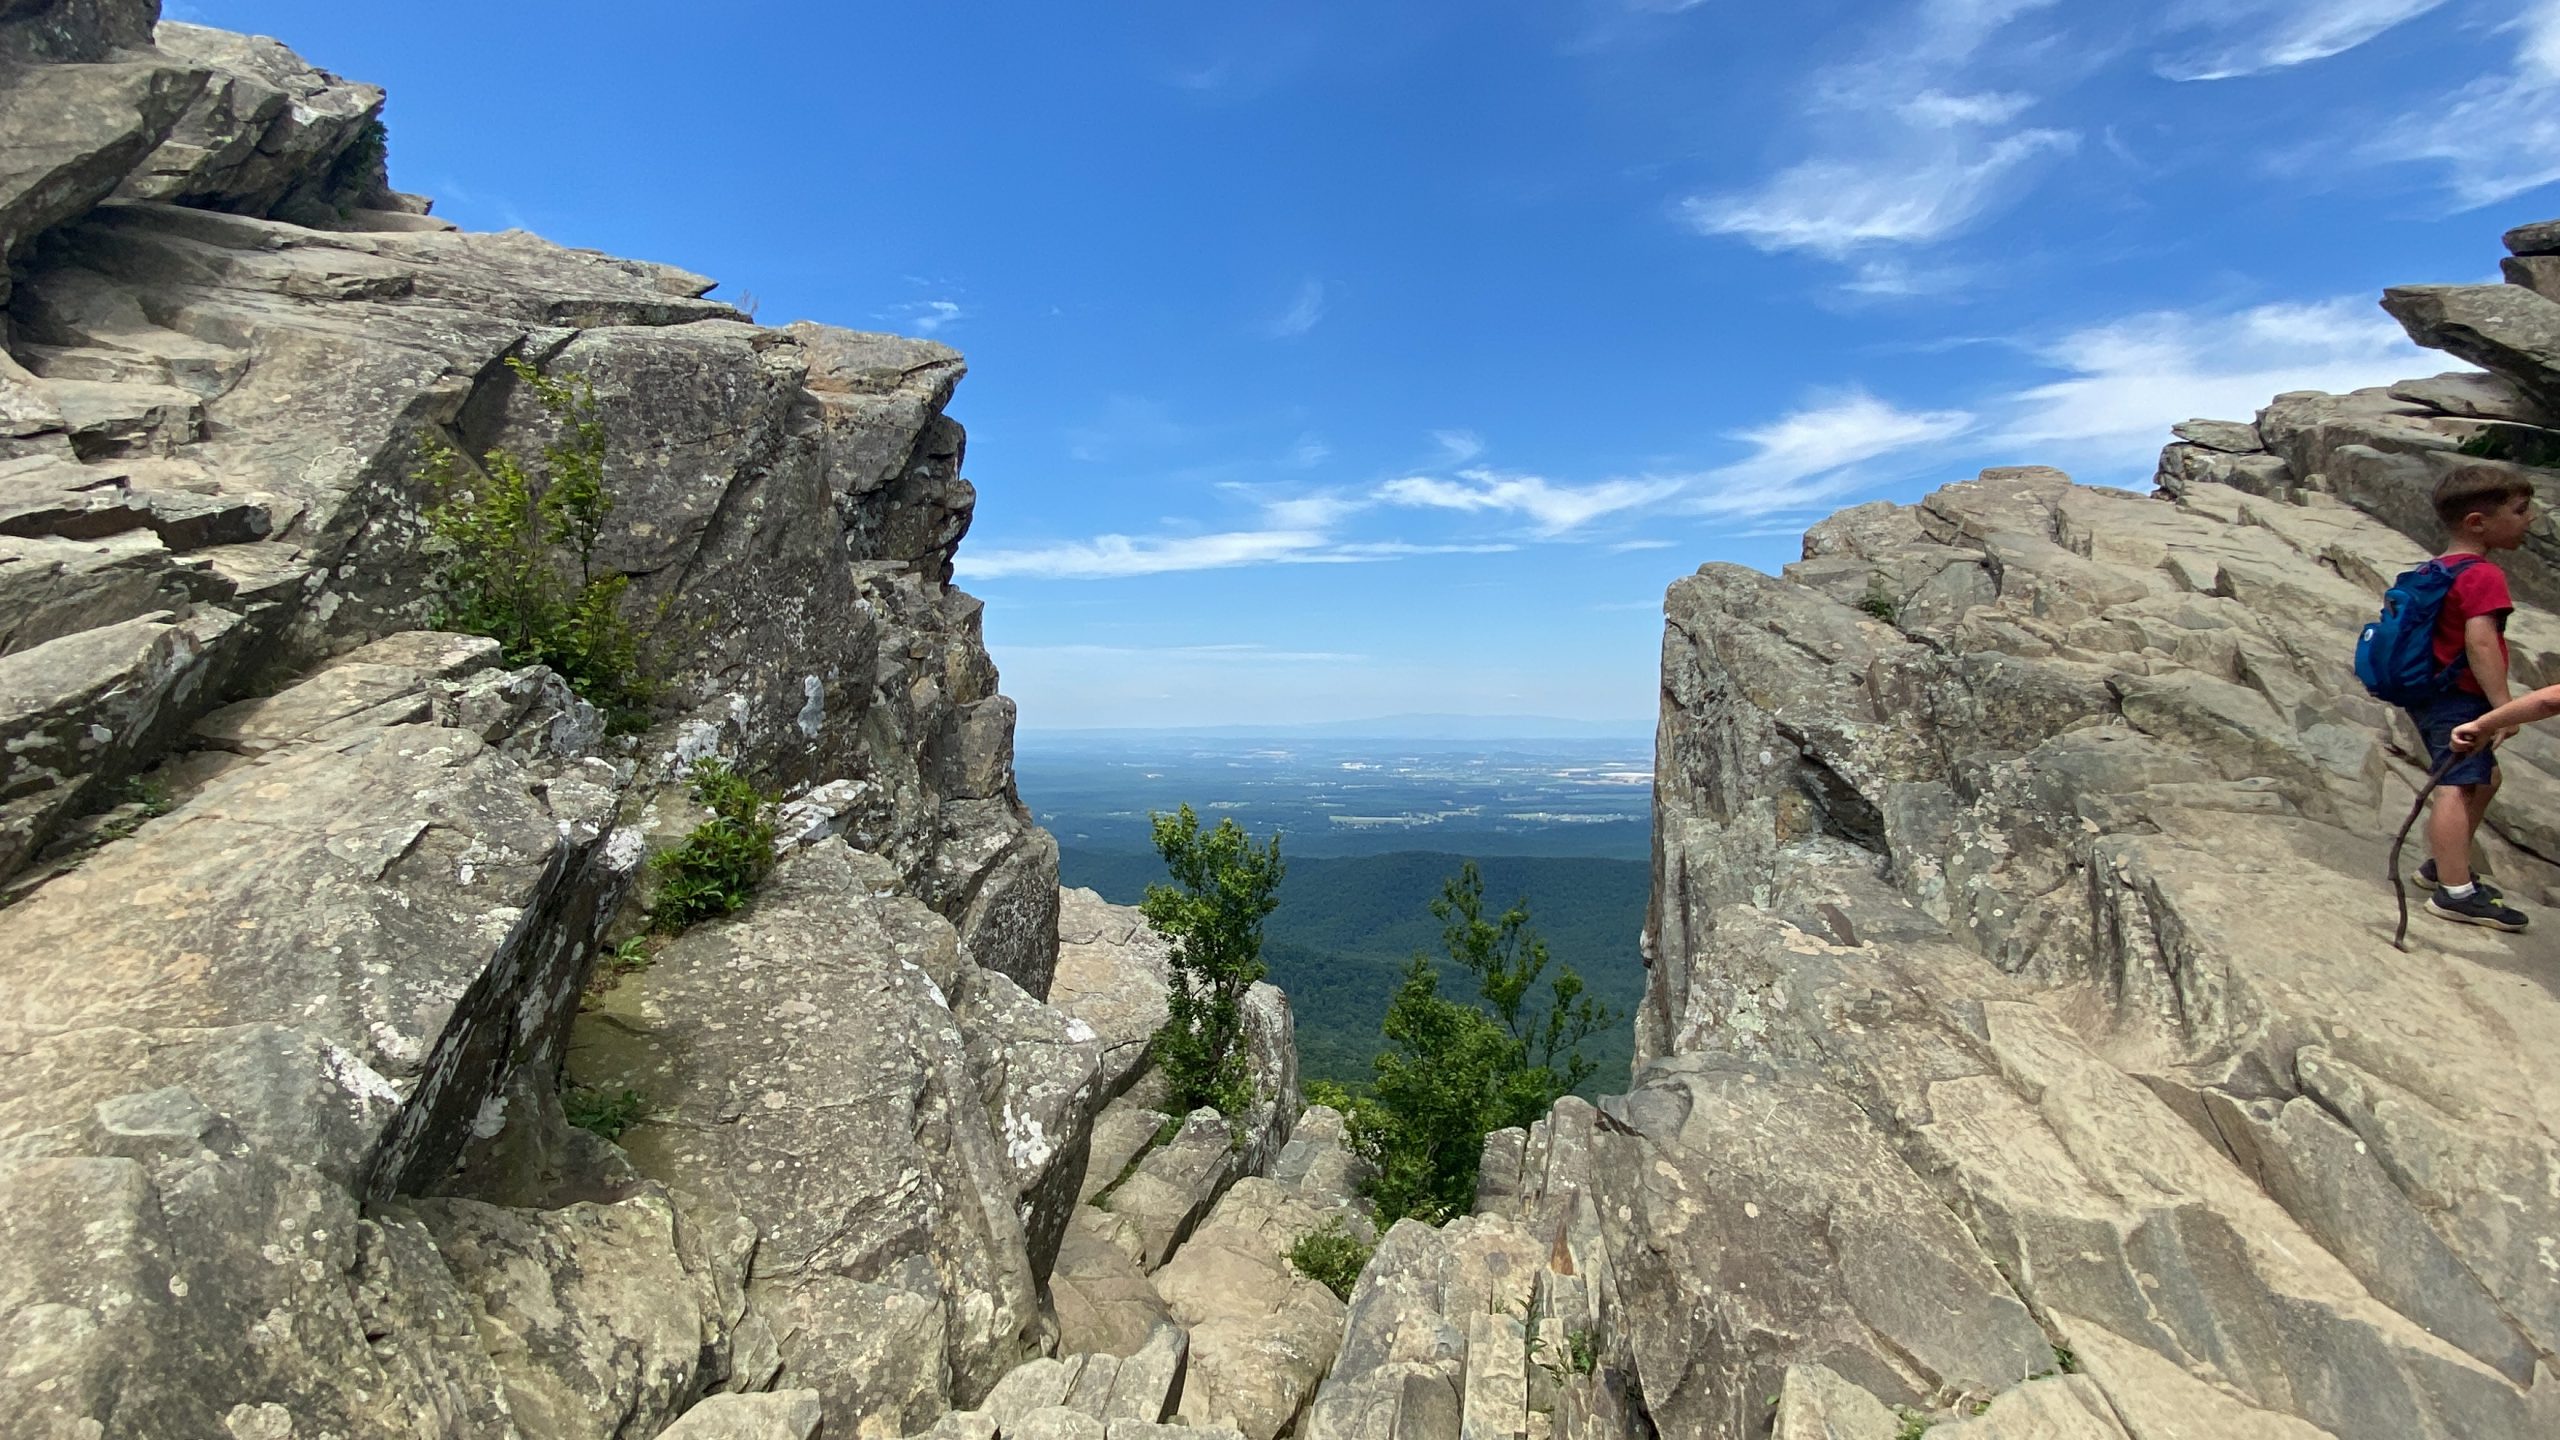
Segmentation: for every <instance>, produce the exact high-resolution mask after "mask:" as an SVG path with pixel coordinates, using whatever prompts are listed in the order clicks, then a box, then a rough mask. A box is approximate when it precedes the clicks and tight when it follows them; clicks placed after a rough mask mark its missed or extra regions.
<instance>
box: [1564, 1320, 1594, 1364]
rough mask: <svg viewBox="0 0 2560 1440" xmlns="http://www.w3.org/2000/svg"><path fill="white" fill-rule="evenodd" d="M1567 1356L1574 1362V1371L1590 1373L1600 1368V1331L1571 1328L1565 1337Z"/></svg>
mask: <svg viewBox="0 0 2560 1440" xmlns="http://www.w3.org/2000/svg"><path fill="white" fill-rule="evenodd" d="M1564 1344H1565V1350H1566V1352H1567V1354H1566V1356H1565V1358H1566V1359H1567V1360H1569V1361H1570V1362H1572V1365H1573V1373H1574V1374H1576V1375H1588V1374H1590V1373H1591V1372H1592V1371H1594V1370H1597V1369H1599V1368H1600V1332H1599V1331H1597V1330H1571V1331H1567V1332H1566V1333H1565V1337H1564Z"/></svg>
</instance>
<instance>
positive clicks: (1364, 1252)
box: [1289, 1215, 1377, 1300]
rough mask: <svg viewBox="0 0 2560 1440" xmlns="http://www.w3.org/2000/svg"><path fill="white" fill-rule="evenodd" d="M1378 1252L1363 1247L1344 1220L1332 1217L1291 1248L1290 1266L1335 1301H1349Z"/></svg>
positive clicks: (1301, 1237)
mask: <svg viewBox="0 0 2560 1440" xmlns="http://www.w3.org/2000/svg"><path fill="white" fill-rule="evenodd" d="M1376 1249H1377V1247H1376V1246H1373V1245H1363V1244H1361V1243H1360V1238H1359V1237H1358V1236H1356V1235H1354V1234H1352V1233H1351V1232H1350V1231H1349V1230H1347V1229H1345V1228H1344V1227H1343V1224H1342V1217H1341V1216H1339V1215H1329V1216H1327V1217H1325V1222H1324V1223H1323V1224H1321V1225H1319V1226H1317V1227H1316V1228H1314V1229H1313V1230H1310V1231H1308V1232H1307V1233H1306V1234H1304V1235H1301V1236H1299V1237H1298V1240H1297V1243H1296V1244H1294V1245H1291V1246H1290V1247H1289V1266H1290V1268H1291V1269H1294V1270H1296V1271H1297V1272H1298V1273H1299V1274H1301V1275H1304V1276H1306V1277H1307V1278H1308V1279H1310V1280H1313V1281H1314V1282H1316V1283H1317V1284H1319V1285H1322V1286H1323V1287H1324V1288H1326V1289H1327V1290H1330V1291H1332V1292H1333V1293H1334V1295H1335V1296H1336V1297H1338V1298H1340V1299H1343V1300H1349V1299H1350V1298H1351V1287H1352V1286H1353V1285H1356V1284H1358V1283H1359V1281H1360V1271H1361V1269H1362V1267H1364V1266H1366V1265H1367V1264H1368V1263H1369V1256H1370V1255H1371V1254H1373V1253H1375V1251H1376Z"/></svg>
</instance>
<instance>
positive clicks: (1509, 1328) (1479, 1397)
mask: <svg viewBox="0 0 2560 1440" xmlns="http://www.w3.org/2000/svg"><path fill="white" fill-rule="evenodd" d="M1528 1345H1529V1337H1528V1336H1527V1334H1526V1333H1524V1332H1523V1331H1522V1329H1521V1328H1520V1322H1519V1321H1518V1320H1515V1319H1513V1318H1512V1317H1511V1316H1508V1315H1475V1316H1471V1317H1469V1318H1468V1321H1467V1372H1466V1388H1465V1397H1464V1400H1463V1402H1462V1404H1461V1408H1460V1411H1459V1419H1458V1434H1459V1436H1460V1437H1461V1440H1525V1437H1526V1436H1527V1435H1528V1433H1529V1400H1528V1396H1529V1389H1528V1376H1527V1352H1528Z"/></svg>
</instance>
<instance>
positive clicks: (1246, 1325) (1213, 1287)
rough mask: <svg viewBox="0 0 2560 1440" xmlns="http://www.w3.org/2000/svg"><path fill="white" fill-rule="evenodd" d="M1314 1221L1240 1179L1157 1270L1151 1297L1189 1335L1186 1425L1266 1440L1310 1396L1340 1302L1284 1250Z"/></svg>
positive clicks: (1276, 1192) (1255, 1182) (1297, 1202)
mask: <svg viewBox="0 0 2560 1440" xmlns="http://www.w3.org/2000/svg"><path fill="white" fill-rule="evenodd" d="M1322 1223H1323V1212H1322V1211H1321V1210H1319V1209H1318V1208H1317V1207H1316V1206H1314V1205H1312V1204H1309V1203H1308V1202H1307V1201H1306V1200H1305V1199H1304V1198H1302V1197H1300V1196H1299V1195H1297V1194H1296V1193H1295V1192H1293V1191H1291V1190H1290V1189H1289V1188H1288V1187H1286V1186H1283V1185H1280V1184H1278V1183H1276V1182H1274V1181H1270V1180H1265V1179H1262V1178H1260V1177H1258V1176H1248V1177H1246V1178H1245V1179H1242V1180H1239V1181H1237V1182H1236V1184H1235V1186H1234V1188H1232V1189H1230V1190H1229V1191H1227V1193H1226V1195H1225V1196H1224V1197H1223V1198H1221V1199H1220V1200H1219V1201H1218V1204H1217V1208H1216V1209H1215V1210H1213V1211H1211V1212H1210V1214H1209V1217H1208V1219H1207V1220H1206V1221H1204V1222H1203V1223H1202V1224H1201V1226H1200V1228H1199V1229H1198V1230H1197V1231H1196V1232H1194V1233H1193V1234H1192V1235H1191V1237H1190V1238H1189V1239H1188V1240H1186V1241H1184V1242H1183V1244H1182V1247H1181V1248H1180V1249H1179V1250H1177V1251H1175V1252H1174V1255H1173V1258H1172V1259H1171V1260H1169V1261H1167V1262H1166V1264H1165V1265H1164V1268H1162V1269H1160V1270H1158V1271H1157V1272H1156V1274H1155V1285H1156V1289H1157V1290H1158V1292H1160V1293H1161V1294H1162V1295H1163V1296H1164V1299H1165V1304H1166V1305H1167V1306H1169V1307H1170V1308H1171V1309H1172V1312H1173V1316H1174V1318H1175V1319H1177V1320H1179V1321H1181V1322H1182V1324H1183V1325H1184V1326H1185V1327H1186V1328H1187V1329H1188V1330H1189V1331H1190V1334H1191V1356H1190V1371H1189V1374H1188V1376H1187V1377H1186V1378H1185V1380H1184V1381H1183V1389H1182V1414H1183V1417H1184V1418H1185V1419H1186V1420H1187V1421H1190V1422H1192V1423H1195V1424H1197V1423H1217V1424H1226V1425H1234V1426H1235V1427H1237V1428H1238V1429H1240V1430H1242V1431H1244V1433H1245V1435H1246V1436H1247V1437H1248V1440H1273V1437H1274V1436H1277V1435H1280V1434H1282V1433H1284V1432H1287V1431H1288V1430H1289V1429H1290V1427H1291V1425H1292V1424H1293V1422H1295V1421H1296V1419H1297V1417H1298V1413H1299V1412H1300V1411H1301V1410H1303V1409H1305V1407H1306V1404H1307V1402H1308V1401H1309V1400H1310V1399H1311V1398H1313V1397H1314V1395H1315V1391H1316V1385H1317V1382H1319V1381H1321V1380H1322V1379H1323V1378H1324V1374H1325V1371H1326V1369H1327V1368H1328V1367H1329V1366H1330V1365H1331V1364H1332V1363H1333V1356H1334V1351H1335V1348H1336V1347H1337V1346H1338V1345H1339V1344H1340V1342H1341V1338H1342V1318H1343V1304H1342V1302H1341V1301H1340V1300H1338V1299H1336V1298H1334V1295H1333V1292H1331V1291H1329V1290H1327V1289H1325V1288H1324V1286H1322V1285H1320V1284H1318V1283H1316V1282H1315V1281H1313V1280H1310V1279H1308V1278H1306V1277H1305V1276H1303V1275H1300V1274H1298V1273H1297V1271H1296V1270H1295V1269H1294V1268H1292V1267H1291V1266H1290V1264H1289V1261H1288V1252H1289V1247H1290V1246H1291V1245H1293V1244H1295V1243H1296V1242H1297V1241H1298V1240H1299V1238H1301V1237H1302V1236H1304V1235H1306V1234H1308V1233H1309V1232H1311V1231H1313V1230H1315V1229H1316V1228H1317V1227H1318V1226H1320V1225H1321V1224H1322Z"/></svg>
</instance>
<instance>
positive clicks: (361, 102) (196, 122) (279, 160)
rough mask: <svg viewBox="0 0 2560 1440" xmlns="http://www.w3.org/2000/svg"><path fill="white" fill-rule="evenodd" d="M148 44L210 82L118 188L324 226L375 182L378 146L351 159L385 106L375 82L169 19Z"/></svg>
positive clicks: (263, 43) (262, 43)
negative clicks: (352, 150) (344, 76)
mask: <svg viewBox="0 0 2560 1440" xmlns="http://www.w3.org/2000/svg"><path fill="white" fill-rule="evenodd" d="M153 43H154V44H155V45H156V46H157V47H158V49H159V51H160V53H161V54H163V55H166V56H168V57H170V58H171V59H172V60H175V61H178V62H180V63H182V64H186V65H190V66H194V67H197V68H200V69H203V70H205V71H208V72H210V74H211V76H212V79H211V81H210V83H209V84H208V85H207V86H206V87H205V90H204V92H203V94H201V95H200V96H198V97H197V99H196V100H195V102H194V104H193V105H191V106H190V107H189V108H188V110H187V113H186V115H185V116H184V117H183V118H181V119H180V120H179V121H178V123H177V126H176V128H175V129H173V130H172V131H171V132H170V133H169V138H168V139H167V140H166V141H164V142H162V143H161V145H160V146H159V148H157V149H156V150H154V151H152V153H151V155H150V157H149V158H148V159H146V160H145V161H143V162H142V164H141V165H140V166H139V167H137V168H136V169H135V170H134V171H133V172H132V173H131V174H130V175H128V176H127V177H126V179H125V182H124V184H123V185H122V187H120V189H119V191H118V193H119V194H120V195H122V196H124V197H125V198H127V199H135V200H167V201H172V202H174V203H177V204H181V205H197V206H203V207H206V208H210V209H219V210H236V211H239V212H241V213H243V214H250V215H272V216H275V217H277V218H279V219H286V220H295V221H300V222H302V223H312V222H323V223H325V222H331V221H335V220H336V219H337V213H338V212H337V207H338V206H339V205H341V204H352V203H353V202H354V201H355V200H357V199H358V198H361V197H362V196H363V195H365V194H366V193H368V192H369V191H371V190H373V189H376V188H379V186H380V185H381V181H382V173H381V157H380V155H379V153H378V151H377V153H375V154H373V155H372V156H370V157H366V156H363V155H357V156H353V157H349V156H348V151H349V148H350V147H351V146H353V145H354V144H355V143H356V140H357V138H358V136H359V135H360V134H361V133H362V132H363V130H364V128H365V126H366V125H367V124H368V123H369V122H375V120H376V117H377V116H378V115H379V114H380V112H381V109H382V91H381V90H380V89H378V88H376V87H374V86H371V85H355V84H349V83H348V82H346V81H344V80H341V79H339V78H338V77H337V76H335V75H332V74H330V73H328V72H327V71H325V70H318V69H314V68H313V67H311V66H310V65H307V64H305V63H303V61H302V58H301V57H300V56H298V55H295V54H294V53H293V52H292V51H290V50H288V49H286V48H285V47H284V46H282V45H279V44H277V43H276V42H275V41H273V40H269V39H265V38H263V37H260V36H249V35H234V34H232V33H230V32H229V31H226V30H210V29H207V28H205V27H204V26H201V25H187V24H182V23H180V22H178V21H174V20H170V21H163V22H162V23H161V25H160V26H159V28H158V30H157V31H156V32H155V34H154V37H153ZM342 159H347V160H349V162H350V163H346V164H343V165H342V164H341V161H342Z"/></svg>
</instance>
